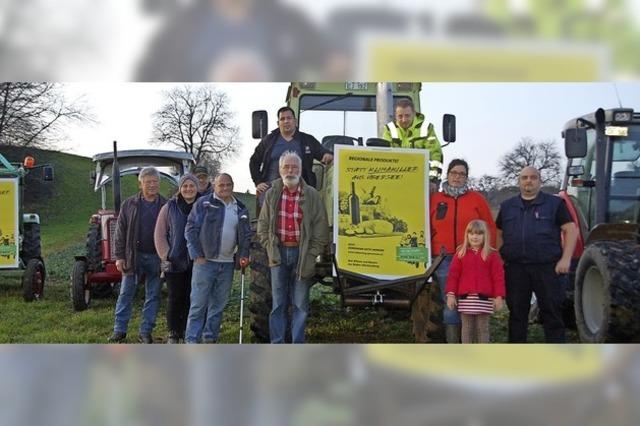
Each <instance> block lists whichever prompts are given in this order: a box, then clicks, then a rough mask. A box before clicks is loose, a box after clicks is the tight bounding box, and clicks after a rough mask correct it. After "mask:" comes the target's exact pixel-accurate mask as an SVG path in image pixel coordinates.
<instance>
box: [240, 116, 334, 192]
mask: <svg viewBox="0 0 640 426" xmlns="http://www.w3.org/2000/svg"><path fill="white" fill-rule="evenodd" d="M296 126H297V121H296V116H295V113H294V112H293V109H291V108H289V107H282V108H280V109H279V110H278V128H277V129H276V130H274V131H273V132H271V133H269V134H268V135H267V136H265V137H264V138H263V139H262V140H261V141H260V143H259V144H258V146H257V147H256V149H255V151H254V153H253V155H252V156H251V160H250V161H249V169H250V171H251V179H253V182H254V183H255V184H256V195H257V196H258V197H259V199H260V200H261V199H262V197H263V195H264V193H265V192H266V191H267V189H269V187H270V186H271V182H272V181H274V180H276V179H279V178H280V171H279V166H278V161H279V160H280V156H282V154H284V153H285V152H286V151H293V152H295V153H296V154H298V156H299V157H300V158H301V159H302V178H303V179H304V181H305V182H307V183H308V184H309V185H311V186H313V187H314V188H315V186H316V177H315V175H314V174H313V160H314V159H316V160H319V161H322V162H323V163H325V164H329V163H331V161H333V154H332V153H331V151H330V150H328V149H326V148H324V147H323V146H322V145H321V144H320V142H318V140H317V139H316V138H314V137H313V136H311V135H309V134H307V133H303V132H301V131H299V130H298V128H297V127H296Z"/></svg>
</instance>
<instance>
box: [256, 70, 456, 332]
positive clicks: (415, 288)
mask: <svg viewBox="0 0 640 426" xmlns="http://www.w3.org/2000/svg"><path fill="white" fill-rule="evenodd" d="M420 90H421V84H420V83H361V82H346V83H291V85H290V86H289V89H288V92H287V98H286V99H287V105H288V106H289V107H291V108H292V109H293V110H294V111H295V115H296V117H297V118H298V127H299V129H300V130H301V131H303V132H307V133H310V134H312V135H314V136H315V137H316V138H318V140H320V141H321V143H322V145H323V146H325V147H326V148H327V149H330V150H332V151H334V155H335V156H336V157H335V158H334V161H335V159H336V158H338V157H337V152H340V151H341V150H342V149H360V150H363V151H359V152H365V151H368V150H377V152H381V153H384V152H385V150H386V151H390V149H389V143H388V142H387V141H386V140H384V139H380V138H379V136H380V135H382V132H383V129H384V124H385V123H387V122H388V121H389V120H391V118H392V117H393V105H394V102H395V101H397V100H399V99H403V98H405V99H410V100H411V101H412V102H413V104H414V105H415V109H416V112H419V111H420ZM252 120H253V123H252V124H253V126H252V128H253V137H254V138H255V139H260V138H262V137H264V136H265V135H266V133H267V127H268V125H267V123H268V117H267V113H266V111H254V113H253V117H252ZM353 134H355V135H358V136H356V137H353V136H349V135H353ZM442 136H443V138H442V139H443V140H444V141H446V142H453V141H455V116H452V115H449V114H445V116H444V119H443V135H442ZM400 151H404V152H407V153H408V152H414V153H416V152H418V151H420V152H422V153H423V154H424V155H425V156H426V155H427V151H426V150H413V149H405V150H400ZM381 155H384V154H381ZM425 158H426V157H425ZM423 165H424V163H423ZM341 167H342V166H338V167H334V166H333V165H329V166H325V165H324V164H322V163H320V162H318V161H315V162H314V166H313V172H314V174H315V175H316V182H317V184H316V189H317V190H318V191H319V192H320V195H321V197H322V199H323V202H324V205H325V207H326V210H327V215H328V218H329V225H330V228H331V229H330V234H332V235H333V236H334V241H333V244H329V246H328V247H326V249H325V253H324V254H322V255H320V256H318V257H317V258H316V276H315V283H320V284H322V285H326V286H328V287H331V288H332V290H333V292H334V293H336V294H339V295H340V299H341V304H342V307H343V308H348V307H353V308H357V307H370V306H373V307H375V308H379V309H384V310H394V309H395V310H404V311H406V312H410V313H411V317H412V321H413V332H414V336H415V339H416V341H418V342H427V341H444V333H443V327H441V322H442V319H441V316H442V315H441V310H442V301H441V297H440V293H439V289H438V283H437V281H436V278H435V275H434V273H435V271H436V269H437V268H438V266H439V265H440V263H441V262H442V259H443V256H436V257H434V259H433V261H432V260H431V256H423V257H424V258H421V260H419V261H418V260H416V261H415V262H413V263H412V268H413V272H411V273H408V274H402V275H400V276H394V277H392V278H389V277H387V275H392V274H385V272H386V271H381V272H382V275H377V276H376V275H368V274H363V273H358V272H356V271H355V270H353V269H350V268H347V267H345V265H344V264H339V263H338V260H337V256H336V248H337V246H338V243H337V241H338V240H339V238H340V237H339V234H340V235H343V229H344V228H343V227H342V221H343V220H344V219H345V218H346V216H348V215H346V214H343V213H344V212H343V211H342V207H341V208H340V209H336V208H335V207H336V204H338V203H339V204H340V205H342V204H343V203H346V204H347V205H348V203H349V201H347V198H346V194H343V191H342V190H340V191H339V192H340V195H338V182H337V180H336V178H335V176H337V174H335V172H336V171H338V169H341ZM427 172H428V170H427ZM365 179H367V178H366V177H365ZM427 179H428V178H426V179H425V180H427ZM427 185H428V183H427ZM359 188H360V191H362V185H360V186H359ZM375 191H376V188H375V187H372V188H368V191H367V194H363V193H362V192H361V193H360V195H361V196H362V203H361V207H360V208H359V209H358V210H359V212H358V219H357V220H360V219H363V220H364V219H365V215H368V216H367V219H378V221H376V220H367V222H368V223H369V224H373V223H378V224H380V223H382V222H381V221H380V218H381V217H382V216H381V215H382V213H381V212H380V210H376V209H377V208H378V204H379V203H378V200H379V195H377V194H376V193H375ZM428 193H429V191H428V189H427V190H426V191H424V199H422V198H421V199H420V200H421V201H420V200H418V201H419V202H421V203H422V207H426V209H427V213H426V215H427V216H428ZM350 200H351V198H350ZM257 207H258V210H259V203H257ZM337 212H338V213H337ZM352 212H353V208H352ZM352 215H353V214H352ZM385 219H386V218H385ZM347 220H348V218H347ZM339 222H340V225H339ZM363 223H364V222H363ZM382 225H384V226H383V227H388V228H389V229H386V230H385V232H387V235H389V240H392V239H393V241H394V242H393V244H394V245H395V244H396V241H398V242H399V240H400V238H401V237H400V236H398V234H400V233H401V232H396V231H402V229H400V228H399V229H396V226H395V225H396V224H395V223H394V224H390V223H382ZM391 228H393V229H391ZM353 229H354V230H355V231H354V232H356V231H357V232H360V230H361V229H360V227H359V226H355V227H354V228H353ZM424 231H425V232H424V235H421V241H420V243H419V244H413V245H414V247H412V248H410V249H409V250H411V249H413V248H415V249H418V250H425V251H424V252H423V253H429V251H428V250H429V246H430V238H429V229H428V227H426V229H425V230H424ZM344 232H346V233H349V232H351V230H346V231H344ZM365 232H366V233H367V234H368V235H365ZM379 232H380V231H379V230H373V229H372V228H369V229H367V230H366V231H365V230H364V229H362V235H361V236H362V237H363V238H362V239H361V240H360V241H364V238H365V237H369V236H370V237H375V235H376V234H379ZM425 237H426V238H425ZM415 240H416V242H417V240H418V238H417V237H416V238H415ZM413 265H415V268H414V267H413ZM251 277H252V282H251V285H250V289H249V293H250V294H249V298H250V303H249V310H250V316H251V324H250V327H251V331H252V336H253V341H254V342H258V343H259V342H268V341H269V312H270V310H271V280H270V275H269V268H268V262H267V255H266V251H265V250H264V248H263V247H261V245H260V243H259V241H258V240H257V238H255V236H254V239H253V240H252V243H251Z"/></svg>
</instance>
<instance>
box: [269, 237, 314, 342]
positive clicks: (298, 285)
mask: <svg viewBox="0 0 640 426" xmlns="http://www.w3.org/2000/svg"><path fill="white" fill-rule="evenodd" d="M298 255H299V249H298V247H282V246H281V247H280V258H281V263H280V265H278V266H273V267H271V294H272V296H273V304H272V308H271V314H270V315H269V334H270V337H271V343H284V341H285V333H286V330H287V323H288V317H289V305H292V306H293V309H292V313H291V341H292V343H304V329H305V326H306V323H307V317H308V316H309V290H310V288H311V286H310V285H309V282H308V280H299V279H297V277H296V273H297V269H298Z"/></svg>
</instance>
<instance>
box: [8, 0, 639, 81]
mask: <svg viewBox="0 0 640 426" xmlns="http://www.w3.org/2000/svg"><path fill="white" fill-rule="evenodd" d="M639 18H640V4H638V2H635V1H632V0H566V1H563V0H536V1H534V0H450V1H447V2H423V1H418V0H403V1H400V0H355V1H351V2H343V1H338V0H326V1H323V2H314V4H313V6H310V5H308V4H306V3H305V2H303V1H301V0H261V1H258V0H132V1H128V2H116V1H113V0H94V1H91V2H84V1H81V0H60V1H57V2H55V3H51V2H46V1H44V0H23V1H18V0H0V74H2V75H3V77H4V79H6V80H25V79H28V80H49V81H97V80H117V81H293V80H296V81H320V80H361V81H363V80H366V81H381V80H399V79H402V80H404V81H599V80H613V79H615V80H629V79H634V78H636V76H638V74H640V57H638V55H637V54H635V52H637V49H638V47H639V45H640V27H639V24H638V22H639V21H640V19H639Z"/></svg>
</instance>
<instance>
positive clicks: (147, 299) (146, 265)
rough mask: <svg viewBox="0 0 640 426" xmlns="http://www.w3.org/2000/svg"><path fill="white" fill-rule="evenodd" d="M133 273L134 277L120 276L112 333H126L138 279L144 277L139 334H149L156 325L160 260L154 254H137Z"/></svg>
mask: <svg viewBox="0 0 640 426" xmlns="http://www.w3.org/2000/svg"><path fill="white" fill-rule="evenodd" d="M135 271H136V272H135V274H134V275H123V276H122V283H121V285H120V295H119V296H118V301H117V302H116V312H115V317H116V319H115V325H114V326H113V331H114V332H116V333H126V332H127V327H128V325H129V320H130V319H131V308H132V305H133V298H134V296H135V294H136V287H137V286H138V278H139V277H141V276H142V275H144V276H145V277H146V282H145V290H144V306H143V307H142V323H141V324H140V334H151V332H152V331H153V327H155V325H156V316H157V315H158V308H159V307H160V258H159V257H158V255H157V254H155V253H142V252H138V253H137V254H136V269H135Z"/></svg>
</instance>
